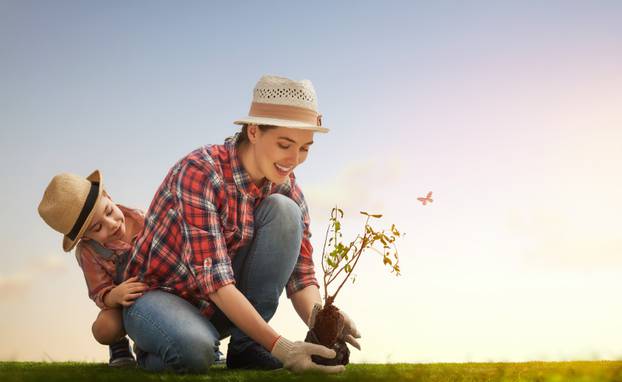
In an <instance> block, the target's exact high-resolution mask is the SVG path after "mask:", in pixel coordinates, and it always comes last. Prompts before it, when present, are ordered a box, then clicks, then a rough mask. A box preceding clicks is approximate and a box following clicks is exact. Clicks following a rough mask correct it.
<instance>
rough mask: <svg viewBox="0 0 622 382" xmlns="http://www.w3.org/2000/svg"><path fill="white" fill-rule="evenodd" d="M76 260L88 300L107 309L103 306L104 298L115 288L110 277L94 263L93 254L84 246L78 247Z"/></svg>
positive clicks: (102, 268)
mask: <svg viewBox="0 0 622 382" xmlns="http://www.w3.org/2000/svg"><path fill="white" fill-rule="evenodd" d="M76 260H77V261H78V265H80V268H82V273H84V280H85V281H86V286H87V288H88V291H89V298H90V299H91V300H93V302H95V304H96V305H97V306H98V307H100V308H101V309H107V308H109V307H108V306H106V304H104V296H105V295H106V293H108V292H110V291H111V290H112V288H114V287H115V284H114V282H113V279H112V277H111V276H110V275H108V273H107V272H106V269H104V267H102V265H101V264H99V263H98V262H97V261H96V259H95V253H94V252H93V251H92V250H91V249H90V248H89V247H88V246H86V245H81V244H80V245H78V247H77V248H76Z"/></svg>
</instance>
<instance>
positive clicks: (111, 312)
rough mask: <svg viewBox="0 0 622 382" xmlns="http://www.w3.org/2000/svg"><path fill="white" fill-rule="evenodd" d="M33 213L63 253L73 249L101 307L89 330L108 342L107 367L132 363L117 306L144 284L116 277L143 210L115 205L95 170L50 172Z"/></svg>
mask: <svg viewBox="0 0 622 382" xmlns="http://www.w3.org/2000/svg"><path fill="white" fill-rule="evenodd" d="M39 215H41V217H42V218H43V220H44V221H45V222H46V223H47V224H48V225H49V226H50V227H52V228H53V229H54V230H56V231H58V232H60V233H61V234H63V250H64V251H65V252H69V251H71V249H73V248H74V247H76V259H77V260H78V264H79V265H80V267H81V268H82V271H83V272H84V278H85V279H86V285H87V287H88V291H89V297H90V298H91V299H92V300H93V301H94V302H95V304H96V305H97V306H98V307H99V308H101V311H100V312H99V315H98V316H97V319H96V320H95V322H94V323H93V326H92V331H93V336H94V337H95V339H96V340H97V342H99V343H101V344H102V345H108V346H109V350H110V361H109V365H110V366H112V367H119V366H128V365H135V364H136V361H135V359H134V357H133V355H132V353H131V351H130V348H129V341H128V339H127V338H126V337H125V329H124V328H123V317H122V314H121V309H122V308H123V307H124V306H130V305H132V304H133V303H134V300H135V299H136V298H138V297H140V296H141V295H142V294H143V292H144V291H145V289H146V285H145V284H143V283H141V282H138V281H137V278H135V277H133V278H130V279H128V280H126V281H123V280H122V278H121V277H122V273H123V272H122V269H123V267H124V266H125V264H126V262H127V256H128V252H129V249H130V248H131V244H132V242H133V241H134V239H135V237H136V236H137V234H138V232H139V231H140V230H141V229H142V228H143V225H144V214H143V213H142V212H141V211H139V210H135V209H131V208H127V207H124V206H122V205H118V204H115V203H114V202H113V201H112V199H111V198H110V196H109V195H108V194H107V193H106V191H105V190H104V186H103V182H102V177H101V173H100V172H99V171H98V170H95V171H94V172H93V173H92V174H91V175H89V176H88V177H87V178H83V177H80V176H77V175H73V174H66V173H63V174H59V175H56V176H55V177H54V178H53V179H52V181H51V182H50V184H49V185H48V187H47V188H46V190H45V193H44V195H43V199H42V200H41V203H40V204H39Z"/></svg>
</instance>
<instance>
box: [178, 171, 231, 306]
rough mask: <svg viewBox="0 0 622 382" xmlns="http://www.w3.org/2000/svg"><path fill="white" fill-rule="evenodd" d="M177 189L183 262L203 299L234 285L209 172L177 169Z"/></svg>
mask: <svg viewBox="0 0 622 382" xmlns="http://www.w3.org/2000/svg"><path fill="white" fill-rule="evenodd" d="M177 187H178V191H177V196H178V203H179V210H180V211H181V214H182V221H181V225H182V234H183V235H184V236H185V237H184V238H185V240H184V241H183V243H184V244H183V246H184V248H183V259H184V261H185V262H186V263H187V265H188V267H189V268H190V269H192V271H193V274H194V277H195V278H196V282H197V286H198V288H199V290H200V292H201V294H202V295H203V298H205V299H206V300H207V299H208V298H209V294H210V293H213V292H216V291H217V290H218V289H220V288H222V287H223V286H225V285H228V284H234V283H235V278H234V274H233V269H232V267H231V259H230V257H229V254H228V250H227V244H226V242H225V237H224V235H223V232H222V225H221V221H220V216H219V214H218V211H217V208H216V205H215V198H216V197H219V195H218V189H217V187H215V186H214V184H213V182H212V181H211V180H210V172H209V169H205V168H201V167H197V166H195V165H194V164H192V163H189V164H188V165H186V166H185V167H184V168H182V169H181V173H180V177H179V183H178V185H177Z"/></svg>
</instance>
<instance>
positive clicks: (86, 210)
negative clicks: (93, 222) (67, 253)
mask: <svg viewBox="0 0 622 382" xmlns="http://www.w3.org/2000/svg"><path fill="white" fill-rule="evenodd" d="M97 195H99V182H91V189H90V190H89V195H88V196H87V197H86V201H85V202H84V207H82V211H80V216H78V220H76V224H74V225H73V228H72V229H71V232H69V233H68V234H67V237H68V238H70V239H71V240H72V241H73V240H76V236H78V233H80V229H82V226H83V225H84V222H85V221H86V218H87V217H88V216H89V214H90V213H91V211H92V210H93V207H95V202H96V201H97Z"/></svg>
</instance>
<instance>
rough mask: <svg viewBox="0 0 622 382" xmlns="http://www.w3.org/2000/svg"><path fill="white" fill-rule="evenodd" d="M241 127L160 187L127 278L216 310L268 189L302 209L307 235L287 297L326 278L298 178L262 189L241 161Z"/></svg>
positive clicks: (189, 159)
mask: <svg viewBox="0 0 622 382" xmlns="http://www.w3.org/2000/svg"><path fill="white" fill-rule="evenodd" d="M239 134H240V133H239V132H238V133H236V134H235V135H234V136H233V137H229V138H227V139H226V140H225V142H224V144H222V145H207V146H204V147H201V148H199V149H197V150H195V151H193V152H191V153H190V154H188V155H187V156H186V157H184V158H182V159H181V160H180V161H179V162H177V163H176V164H175V165H174V166H173V167H172V168H171V169H170V170H169V172H168V174H167V175H166V178H165V179H164V181H163V182H162V184H161V185H160V187H159V188H158V190H157V192H156V195H155V197H154V198H153V201H152V203H151V206H150V207H149V210H148V212H147V219H146V223H145V229H144V230H143V232H142V235H141V236H140V237H139V238H138V240H137V241H136V243H135V246H134V250H133V251H132V254H131V256H130V260H129V263H128V267H127V269H126V272H125V277H126V278H127V277H130V276H134V275H139V276H140V279H142V280H143V282H145V283H147V284H148V285H149V287H150V289H156V288H158V289H161V290H164V291H167V292H170V293H174V294H176V295H178V296H180V297H182V298H184V299H186V300H187V301H189V302H190V303H192V304H194V305H195V306H197V307H198V308H199V309H200V310H201V312H202V313H203V314H204V315H205V316H206V317H211V315H212V314H213V313H214V308H215V307H214V306H212V305H211V304H210V302H209V297H208V295H209V294H210V293H213V292H215V291H217V290H218V289H220V288H222V287H223V286H225V285H228V284H234V283H235V279H234V275H233V270H232V268H231V259H232V258H233V257H234V256H235V254H236V252H237V251H238V250H239V249H240V248H242V247H244V246H246V245H248V244H250V243H251V241H252V239H253V234H254V216H253V212H254V210H255V208H256V207H257V206H258V205H259V203H260V202H261V201H262V200H263V199H264V198H265V197H266V196H268V195H270V194H273V193H280V194H283V195H286V196H288V197H290V198H291V199H292V200H294V201H295V202H296V203H297V204H298V205H299V206H300V208H301V211H302V216H303V220H304V234H303V239H302V245H301V248H300V255H299V256H298V261H297V263H296V266H295V268H294V272H293V273H292V276H291V277H290V279H289V281H288V282H287V285H286V291H287V297H291V295H292V294H293V293H295V292H297V291H299V290H301V289H303V288H305V287H307V286H309V285H317V286H318V287H319V284H318V282H317V280H316V278H315V270H314V266H313V258H312V253H313V248H312V246H311V243H310V241H309V238H310V237H311V233H310V231H309V224H310V220H309V212H308V209H307V204H306V202H305V199H304V196H303V194H302V191H301V190H300V188H299V187H298V185H296V183H295V179H296V178H295V176H294V174H293V173H291V174H290V176H289V179H288V180H287V181H286V182H285V183H283V184H281V185H276V184H273V183H272V182H270V181H268V180H266V181H265V183H264V185H263V186H262V188H261V189H260V188H258V187H257V186H256V185H255V184H254V183H253V182H252V181H251V179H250V177H249V175H248V173H247V172H246V170H245V169H244V168H243V167H242V163H241V162H240V161H239V158H238V154H237V149H236V147H235V142H236V141H237V139H238V136H239Z"/></svg>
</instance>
